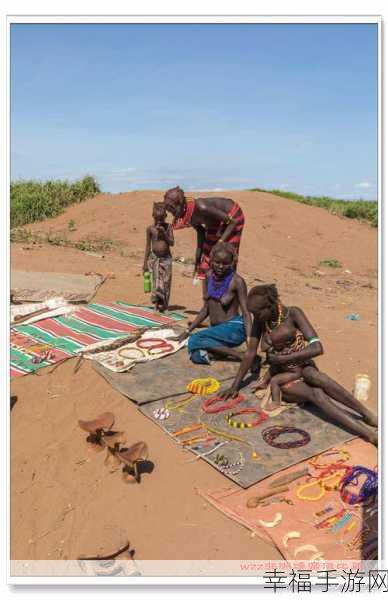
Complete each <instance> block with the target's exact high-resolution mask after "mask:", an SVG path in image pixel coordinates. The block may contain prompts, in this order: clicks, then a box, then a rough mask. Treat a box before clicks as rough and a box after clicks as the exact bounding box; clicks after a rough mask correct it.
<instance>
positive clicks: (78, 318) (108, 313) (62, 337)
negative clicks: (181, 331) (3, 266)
mask: <svg viewBox="0 0 388 600" xmlns="http://www.w3.org/2000/svg"><path fill="white" fill-rule="evenodd" d="M182 319H184V316H183V315H181V314H180V313H169V314H168V315H161V314H158V313H155V312H154V310H153V309H152V308H149V307H144V306H136V305H131V304H127V303H126V302H108V303H105V304H99V303H94V304H89V305H88V306H82V307H81V306H80V307H77V308H76V310H75V312H74V313H72V314H71V315H63V316H60V317H50V318H47V319H42V320H40V321H37V322H36V323H33V324H31V325H17V326H15V327H13V328H12V329H11V377H20V376H22V375H26V374H28V373H33V372H34V371H36V370H38V369H41V368H42V367H47V366H49V365H53V364H55V363H57V362H59V361H61V360H63V359H66V358H71V357H72V356H75V355H76V350H79V349H80V348H83V347H85V346H87V345H89V344H93V343H95V342H98V341H100V340H107V339H114V338H120V337H124V336H126V335H128V334H129V333H131V332H133V331H134V330H135V329H136V328H138V327H160V326H161V325H173V324H175V323H177V322H178V321H181V320H182ZM47 349H51V352H50V354H49V356H48V357H47V359H46V360H43V361H41V362H33V361H34V360H35V359H36V358H38V357H39V356H40V355H41V353H42V352H43V351H47Z"/></svg>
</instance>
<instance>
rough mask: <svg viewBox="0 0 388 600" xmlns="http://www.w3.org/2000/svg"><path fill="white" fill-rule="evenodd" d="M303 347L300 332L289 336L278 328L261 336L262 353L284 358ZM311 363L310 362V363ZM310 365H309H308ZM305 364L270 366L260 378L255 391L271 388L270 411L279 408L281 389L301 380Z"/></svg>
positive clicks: (286, 331) (282, 327)
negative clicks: (270, 353)
mask: <svg viewBox="0 0 388 600" xmlns="http://www.w3.org/2000/svg"><path fill="white" fill-rule="evenodd" d="M304 347H305V342H304V337H303V335H302V334H301V333H300V332H295V335H291V336H290V332H289V331H288V330H287V329H286V328H285V327H284V326H282V325H281V326H279V327H278V329H277V330H275V331H273V330H272V331H268V330H267V332H266V333H264V334H263V338H262V341H261V350H262V351H263V352H267V353H268V352H272V353H274V354H279V355H282V356H285V355H287V354H290V353H291V352H296V351H297V350H300V349H302V348H304ZM310 362H311V361H310ZM309 364H310V363H309ZM305 366H307V363H304V364H301V365H296V364H287V365H285V366H276V367H275V366H273V365H272V366H271V367H270V368H269V369H268V371H267V372H266V373H265V374H264V376H263V377H260V379H259V381H258V383H257V385H256V386H255V387H256V389H259V390H263V389H265V388H266V387H267V385H268V384H270V386H271V397H272V400H271V404H270V410H273V409H275V408H277V407H279V406H280V403H281V387H282V386H283V385H285V384H286V383H291V382H292V381H297V380H298V379H302V373H303V367H305Z"/></svg>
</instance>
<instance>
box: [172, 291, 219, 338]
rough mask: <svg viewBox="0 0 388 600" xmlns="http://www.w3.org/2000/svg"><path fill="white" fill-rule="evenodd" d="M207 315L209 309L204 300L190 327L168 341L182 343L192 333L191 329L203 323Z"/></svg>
mask: <svg viewBox="0 0 388 600" xmlns="http://www.w3.org/2000/svg"><path fill="white" fill-rule="evenodd" d="M208 314H209V307H208V303H207V300H206V301H205V302H204V305H203V306H202V308H201V310H200V311H199V313H198V314H197V316H196V317H195V319H194V321H193V322H192V323H191V325H190V326H189V327H188V328H187V329H185V331H183V332H182V333H181V334H180V335H178V336H177V337H171V338H169V339H172V340H178V342H183V340H185V339H186V338H187V337H189V335H190V333H191V332H192V331H193V329H195V328H196V327H198V325H200V324H201V323H202V321H204V320H205V319H206V317H207V316H208Z"/></svg>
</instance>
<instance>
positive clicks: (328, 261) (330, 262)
mask: <svg viewBox="0 0 388 600" xmlns="http://www.w3.org/2000/svg"><path fill="white" fill-rule="evenodd" d="M319 266H320V267H331V268H332V269H340V268H341V267H342V263H341V262H340V261H339V260H337V259H336V258H325V260H321V261H320V263H319Z"/></svg>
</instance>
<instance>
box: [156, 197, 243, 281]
mask: <svg viewBox="0 0 388 600" xmlns="http://www.w3.org/2000/svg"><path fill="white" fill-rule="evenodd" d="M194 202H195V208H194V213H193V217H192V220H191V225H192V227H194V229H195V230H196V232H197V249H196V252H195V264H194V276H195V275H196V273H197V271H198V267H199V264H200V261H201V256H202V248H203V243H204V239H205V230H206V227H217V226H219V225H220V224H221V223H228V225H227V227H226V229H225V231H224V233H223V234H222V235H221V236H220V239H219V240H218V242H219V243H222V242H227V241H228V239H229V238H230V237H231V235H232V233H233V230H234V228H235V227H236V220H235V219H231V218H230V217H229V216H228V212H229V211H230V210H231V208H232V207H233V204H234V203H233V200H231V199H230V198H221V197H220V198H196V199H195V200H194ZM164 205H165V207H166V210H167V211H168V212H169V213H171V214H172V215H173V216H174V217H175V218H180V217H182V216H183V215H184V213H185V210H186V206H187V200H186V198H185V194H184V192H183V190H177V191H174V192H173V193H171V194H169V195H166V196H165V199H164Z"/></svg>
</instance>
